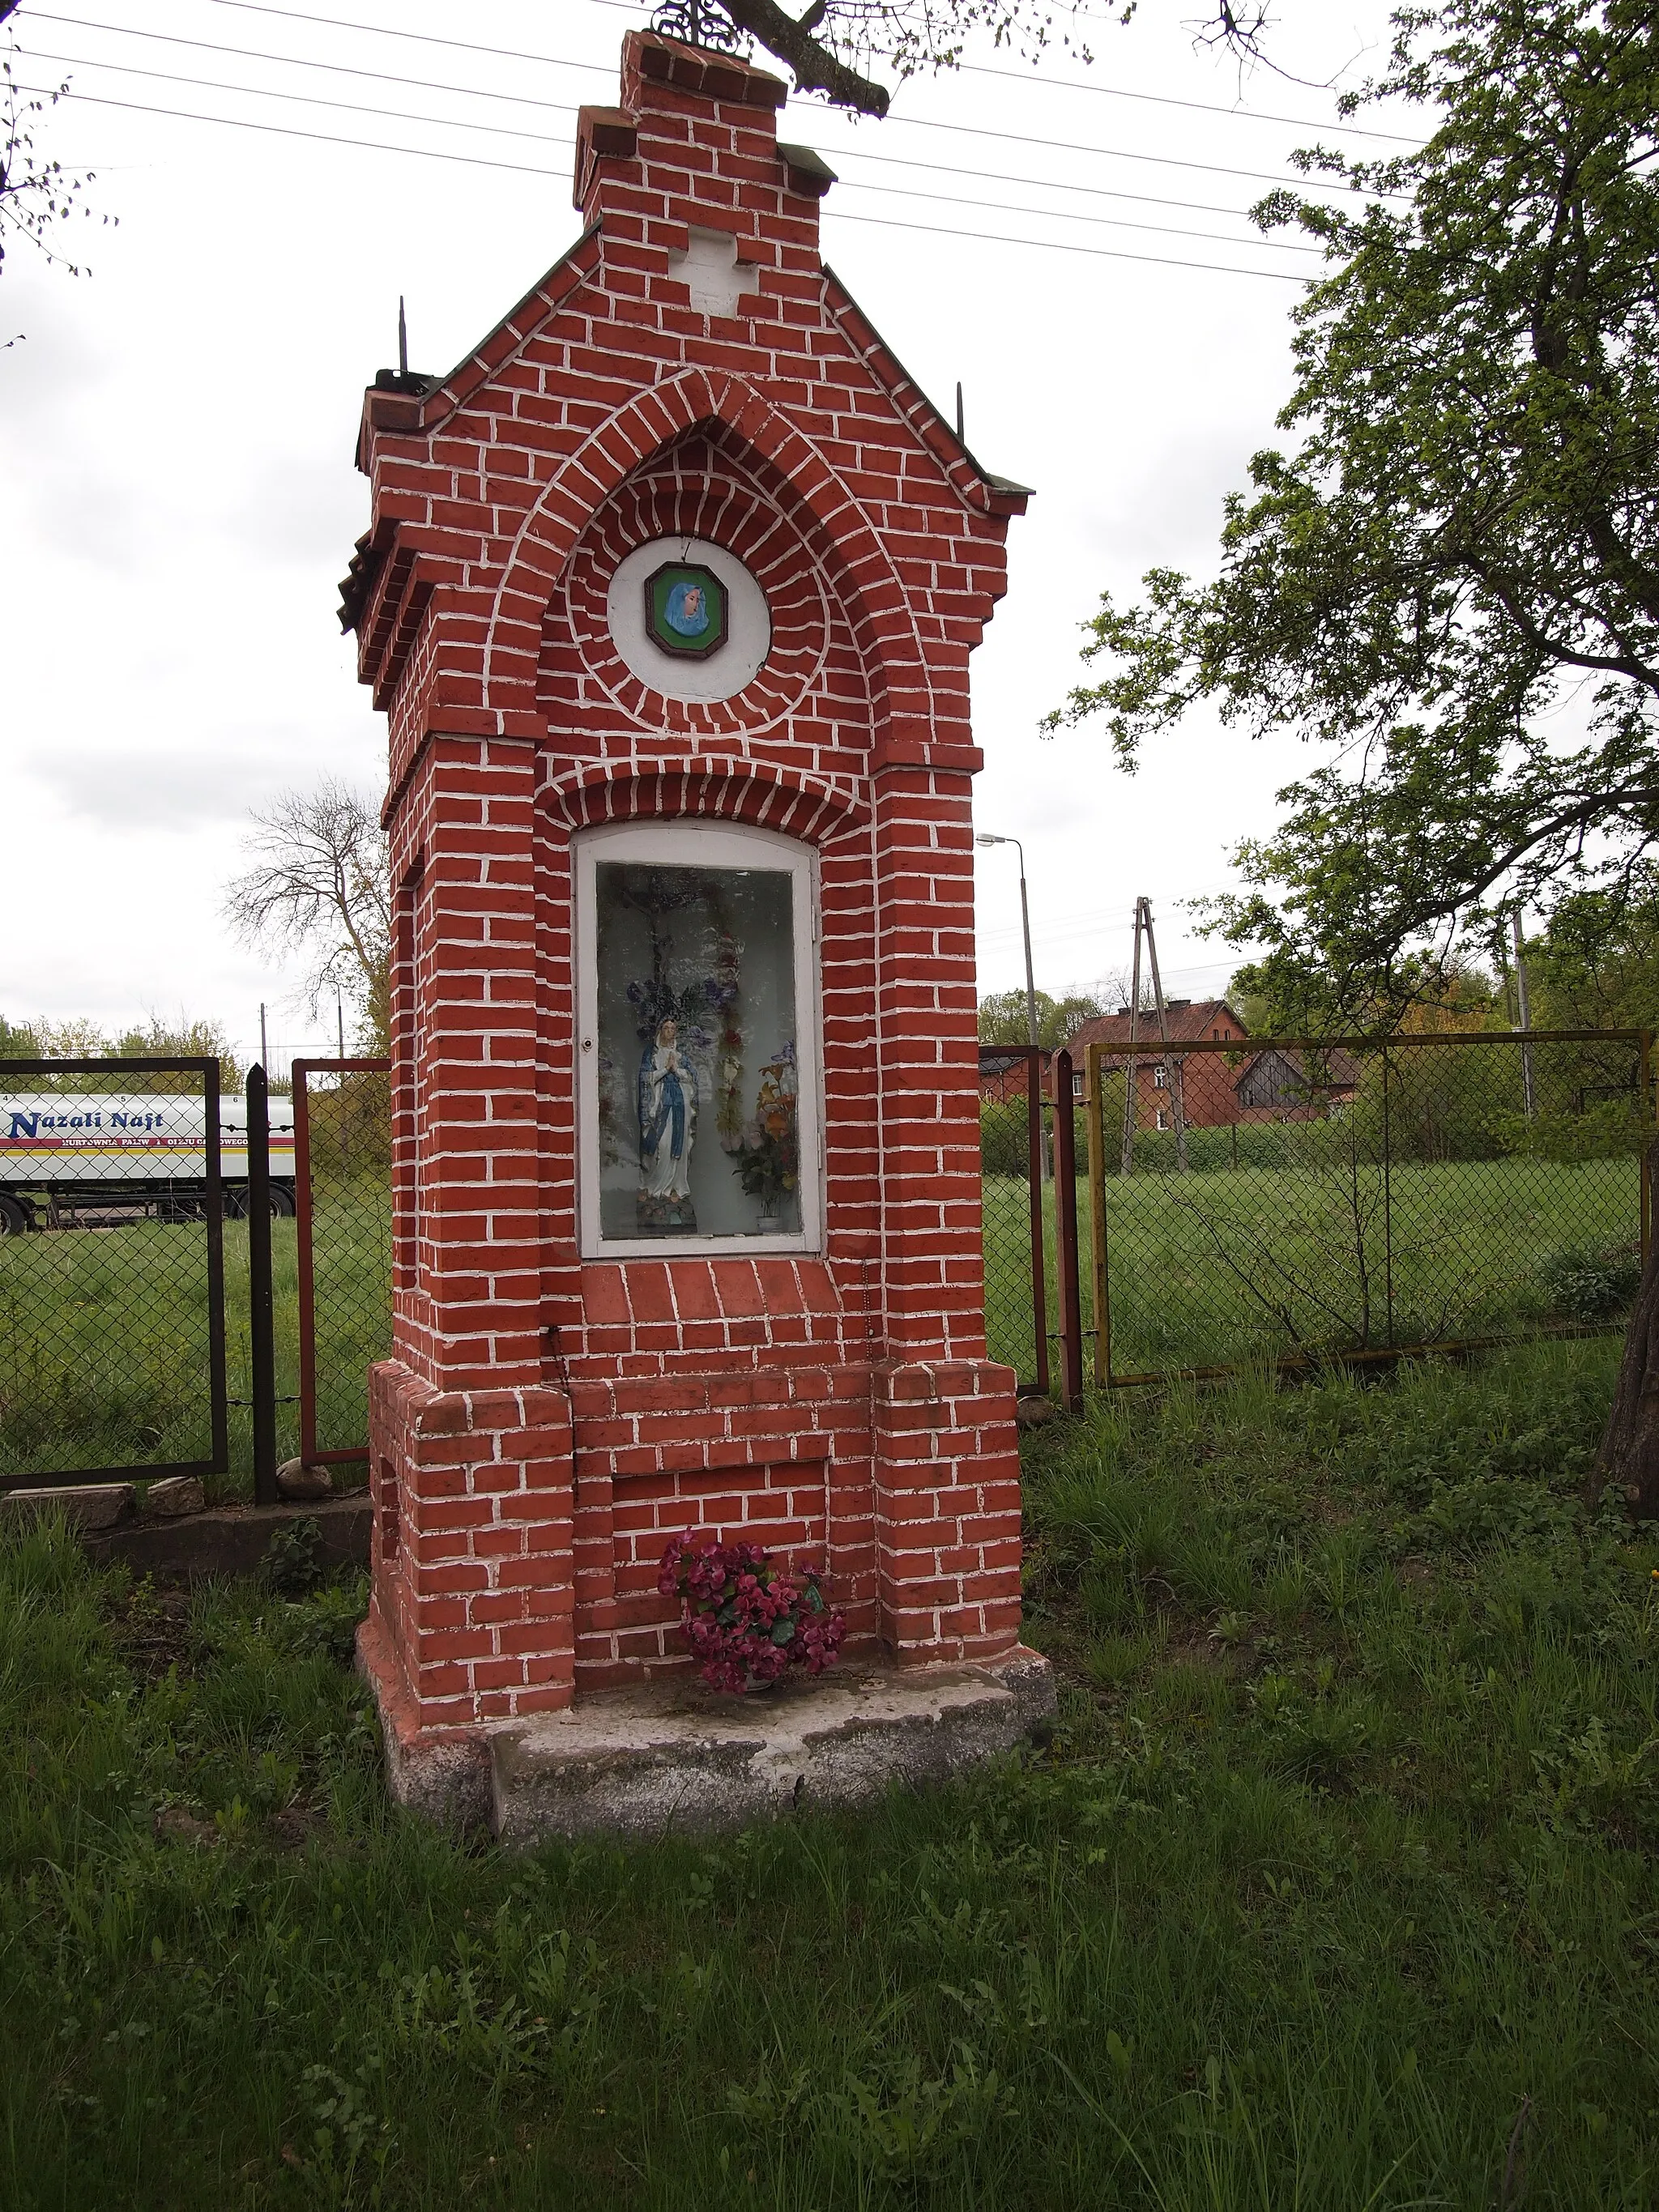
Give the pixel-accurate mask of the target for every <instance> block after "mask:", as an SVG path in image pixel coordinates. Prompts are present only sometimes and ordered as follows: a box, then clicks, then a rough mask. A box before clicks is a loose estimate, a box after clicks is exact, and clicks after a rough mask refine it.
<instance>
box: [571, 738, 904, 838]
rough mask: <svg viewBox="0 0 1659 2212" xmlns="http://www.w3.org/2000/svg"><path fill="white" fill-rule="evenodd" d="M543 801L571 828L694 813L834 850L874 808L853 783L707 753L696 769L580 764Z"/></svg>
mask: <svg viewBox="0 0 1659 2212" xmlns="http://www.w3.org/2000/svg"><path fill="white" fill-rule="evenodd" d="M540 799H541V804H542V805H544V807H545V808H546V809H547V810H548V811H549V812H550V813H551V814H552V815H553V816H554V817H556V819H558V820H560V821H562V822H564V823H568V826H569V827H570V828H571V829H591V828H592V827H594V826H595V825H596V824H598V823H605V822H635V821H661V820H664V819H671V818H672V817H676V816H678V815H682V814H695V815H696V816H697V817H698V818H699V819H700V820H709V821H726V822H743V823H749V824H750V826H751V827H753V828H755V829H777V830H781V831H782V833H783V834H784V836H788V837H798V838H799V840H800V841H801V842H802V843H803V844H805V845H828V844H830V843H832V842H834V840H835V839H836V838H837V837H841V836H847V835H848V834H850V833H851V832H853V831H854V830H858V829H863V828H865V827H866V825H867V823H868V822H869V819H870V806H869V802H868V800H867V799H866V797H864V795H863V794H862V793H860V790H859V789H858V788H857V787H856V786H855V785H854V783H853V782H852V781H851V780H850V779H842V778H839V777H828V776H815V775H806V774H805V772H804V771H803V770H801V769H793V768H790V767H788V766H787V764H785V763H781V762H775V761H768V760H754V759H750V758H749V757H747V756H745V755H738V754H735V753H732V754H726V753H706V754H703V755H702V756H700V757H698V758H697V760H696V761H695V762H691V763H688V762H687V760H686V759H685V757H684V754H673V755H665V756H663V757H658V756H656V755H653V754H639V753H635V754H632V755H629V756H625V757H617V758H611V759H605V760H590V761H580V762H579V763H577V764H576V766H575V767H574V768H568V769H564V770H563V771H562V773H561V774H559V775H554V776H550V777H549V779H548V781H546V783H544V785H543V787H542V790H541V793H540Z"/></svg>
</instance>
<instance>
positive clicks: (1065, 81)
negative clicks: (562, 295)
mask: <svg viewBox="0 0 1659 2212" xmlns="http://www.w3.org/2000/svg"><path fill="white" fill-rule="evenodd" d="M222 4H223V5H224V6H226V7H235V6H239V5H240V6H246V5H247V4H248V0H222ZM590 4H591V5H592V6H593V7H597V8H620V9H623V10H624V11H625V12H627V13H629V14H630V15H638V14H641V13H643V12H644V8H643V0H639V4H637V5H636V0H590ZM283 12H285V11H284V10H283V9H271V10H270V13H271V14H273V15H281V14H283ZM1073 12H1074V13H1076V14H1078V15H1083V16H1085V18H1087V20H1088V21H1091V22H1097V23H1110V22H1112V21H1113V19H1112V18H1111V17H1110V16H1109V15H1089V11H1088V10H1087V9H1081V8H1079V9H1075V10H1074V11H1073ZM325 20H326V19H325V18H323V17H320V16H319V17H315V18H313V21H325ZM363 27H364V28H367V26H366V25H365V26H363ZM393 35H394V36H396V35H398V34H397V33H393ZM583 66H584V67H586V68H592V67H594V66H595V64H592V63H586V64H583ZM953 73H954V74H956V75H957V76H1000V77H1004V78H1006V80H1007V82H1009V83H1010V84H1029V85H1032V86H1035V87H1036V88H1037V89H1039V90H1041V91H1043V92H1093V93H1101V94H1105V96H1106V97H1107V98H1109V99H1111V100H1147V101H1150V102H1152V104H1153V105H1155V106H1158V107H1188V108H1192V109H1194V110H1195V111H1196V112H1198V113H1199V114H1200V115H1225V116H1229V117H1231V118H1234V119H1236V120H1237V121H1240V122H1244V123H1286V124H1288V125H1290V126H1291V129H1292V130H1293V131H1340V133H1341V134H1342V136H1343V137H1347V138H1386V139H1388V140H1389V141H1390V142H1391V143H1394V144H1395V145H1400V146H1418V147H1420V146H1422V145H1423V144H1424V143H1425V141H1424V140H1422V139H1421V138H1409V137H1406V136H1404V135H1403V134H1402V133H1401V132H1400V131H1368V130H1366V128H1365V127H1364V125H1363V124H1360V123H1315V122H1311V121H1310V119H1309V118H1307V117H1306V116H1304V115H1273V114H1270V113H1269V112H1268V111H1267V109H1266V108H1260V107H1232V106H1227V105H1226V104H1225V102H1223V101H1220V100H1177V99H1176V98H1175V96H1174V95H1173V94H1170V93H1162V92H1130V91H1127V89H1126V88H1124V87H1123V86H1121V85H1115V84H1079V82H1077V80H1076V79H1075V78H1074V77H1066V78H1062V77H1052V76H1047V77H1044V76H1027V75H1026V73H1025V71H1024V70H1002V69H992V68H990V67H989V66H988V65H987V64H985V63H983V62H958V63H957V64H955V68H954V71H953ZM934 81H935V82H937V81H938V79H937V76H935V80H934Z"/></svg>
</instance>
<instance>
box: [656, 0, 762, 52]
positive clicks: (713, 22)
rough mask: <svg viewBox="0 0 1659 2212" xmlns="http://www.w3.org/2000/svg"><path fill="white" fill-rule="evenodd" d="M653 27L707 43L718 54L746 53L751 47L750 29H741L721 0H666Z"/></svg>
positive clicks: (667, 35)
mask: <svg viewBox="0 0 1659 2212" xmlns="http://www.w3.org/2000/svg"><path fill="white" fill-rule="evenodd" d="M651 27H652V29H653V31H659V32H660V33H662V35H663V37H664V38H665V39H678V40H682V41H683V42H684V44H685V45H686V46H705V47H707V48H708V49H709V50H710V51H711V52H714V53H717V54H738V55H744V56H746V55H747V54H748V52H749V49H750V38H749V33H747V32H746V31H742V30H739V29H738V26H737V25H736V24H735V23H734V22H733V21H732V18H731V17H730V16H729V15H727V14H726V10H725V9H723V8H722V7H720V5H719V4H718V0H662V4H661V6H660V7H659V8H658V9H657V12H656V14H655V15H653V17H652V18H651Z"/></svg>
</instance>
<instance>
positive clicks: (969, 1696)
mask: <svg viewBox="0 0 1659 2212" xmlns="http://www.w3.org/2000/svg"><path fill="white" fill-rule="evenodd" d="M377 1644H378V1638H373V1639H370V1640H369V1642H368V1644H365V1643H364V1642H362V1641H360V1647H359V1648H360V1652H361V1656H362V1663H363V1671H364V1673H365V1674H367V1675H368V1678H369V1680H370V1681H371V1683H372V1684H373V1685H374V1688H375V1690H376V1693H377V1696H378V1697H379V1699H380V1710H381V1718H382V1720H383V1722H384V1723H386V1752H387V1768H388V1774H389V1778H390V1780H391V1784H392V1790H393V1793H394V1795H395V1796H397V1797H398V1799H399V1801H400V1802H402V1803H404V1804H406V1805H410V1806H411V1807H413V1808H416V1809H418V1810H419V1811H421V1812H422V1813H425V1814H428V1816H429V1817H433V1818H436V1819H439V1820H449V1821H453V1822H455V1823H458V1824H465V1823H467V1822H469V1821H487V1822H488V1824H489V1826H490V1827H492V1828H493V1829H494V1830H495V1833H496V1834H497V1835H498V1836H499V1837H500V1838H501V1840H502V1842H504V1843H507V1844H535V1843H538V1842H541V1841H544V1839H546V1838H549V1837H554V1836H559V1837H577V1836H592V1835H620V1836H629V1837H641V1838H643V1837H650V1836H665V1835H670V1834H675V1835H680V1834H689V1833H698V1832H708V1831H711V1830H717V1829H726V1828H738V1827H743V1826H747V1825H749V1824H750V1823H751V1822H753V1821H757V1820H771V1819H775V1818H776V1817H777V1816H778V1815H779V1814H785V1813H788V1812H791V1811H793V1809H794V1808H796V1807H797V1806H833V1805H853V1804H856V1803H858V1802H860V1800H861V1799H866V1798H870V1797H873V1796H878V1795H879V1793H880V1792H881V1791H882V1790H885V1789H886V1788H887V1787H888V1785H889V1784H891V1783H893V1782H904V1783H908V1784H921V1783H930V1782H938V1781H942V1780H944V1779H945V1778H946V1777H947V1776H949V1775H951V1774H954V1773H957V1772H958V1771H960V1770H961V1769H963V1767H966V1766H969V1765H973V1764H974V1763H975V1761H977V1760H979V1759H987V1758H990V1757H993V1756H994V1755H995V1754H996V1753H1000V1752H1006V1751H1008V1750H1011V1749H1012V1747H1014V1746H1015V1745H1016V1744H1018V1742H1019V1741H1021V1740H1022V1739H1023V1738H1024V1737H1025V1736H1027V1735H1030V1733H1031V1731H1032V1730H1033V1729H1036V1728H1037V1727H1039V1726H1040V1725H1041V1724H1042V1723H1043V1722H1044V1721H1046V1720H1047V1719H1048V1717H1049V1716H1050V1715H1051V1714H1052V1713H1053V1711H1054V1674H1053V1670H1052V1669H1051V1668H1050V1667H1049V1664H1048V1661H1047V1660H1046V1659H1044V1658H1042V1657H1041V1656H1039V1654H1037V1653H1036V1652H1035V1651H1028V1650H1025V1649H1024V1647H1023V1646H1022V1647H1020V1648H1018V1649H1017V1650H1014V1651H1012V1652H1010V1653H1009V1654H1007V1655H1006V1656H1005V1657H1003V1658H1001V1659H997V1660H992V1661H987V1662H982V1663H980V1664H974V1665H960V1666H937V1667H915V1668H902V1669H899V1668H890V1667H870V1666H866V1667H860V1666H858V1665H856V1664H843V1665H842V1666H839V1667H836V1668H834V1669H833V1670H832V1671H831V1672H830V1673H829V1674H823V1675H821V1676H820V1677H819V1678H818V1679H817V1680H816V1681H813V1680H811V1679H810V1678H809V1679H805V1680H794V1679H792V1680H787V1681H783V1682H780V1683H778V1684H777V1685H775V1686H774V1687H773V1688H772V1689H770V1690H769V1691H767V1692H763V1693H762V1694H759V1695H752V1694H751V1695H750V1696H748V1697H742V1698H738V1697H731V1696H725V1695H721V1694H720V1693H718V1692H714V1691H710V1690H708V1689H707V1688H705V1687H704V1686H703V1685H702V1683H701V1682H700V1681H697V1680H683V1679H681V1678H678V1677H676V1678H673V1679H671V1680H658V1681H654V1682H648V1683H644V1684H641V1686H638V1687H637V1688H631V1689H626V1690H614V1691H605V1692H601V1693H599V1694H598V1695H595V1696H592V1697H587V1698H581V1699H578V1700H577V1702H576V1703H575V1704H574V1705H572V1706H571V1707H570V1708H569V1709H568V1711H564V1712H562V1713H550V1714H544V1715H542V1716H540V1717H538V1718H537V1719H535V1720H533V1721H509V1722H498V1723H491V1724H489V1725H481V1726H479V1727H477V1728H474V1729H442V1730H437V1729H434V1730H428V1731H424V1732H422V1731H416V1730H411V1729H410V1728H409V1727H408V1725H407V1715H406V1708H404V1701H403V1700H402V1699H401V1698H400V1697H398V1695H397V1694H396V1693H393V1694H392V1695H391V1696H387V1695H385V1694H383V1693H382V1681H383V1677H382V1674H381V1673H380V1668H377V1666H376V1665H375V1663H374V1662H375V1659H376V1658H377V1657H381V1656H384V1654H383V1653H382V1652H381V1651H380V1650H378V1649H376V1648H374V1647H375V1646H376V1645H377ZM400 1721H401V1722H403V1723H404V1725H402V1726H401V1727H400V1726H399V1724H398V1723H399V1722H400Z"/></svg>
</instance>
